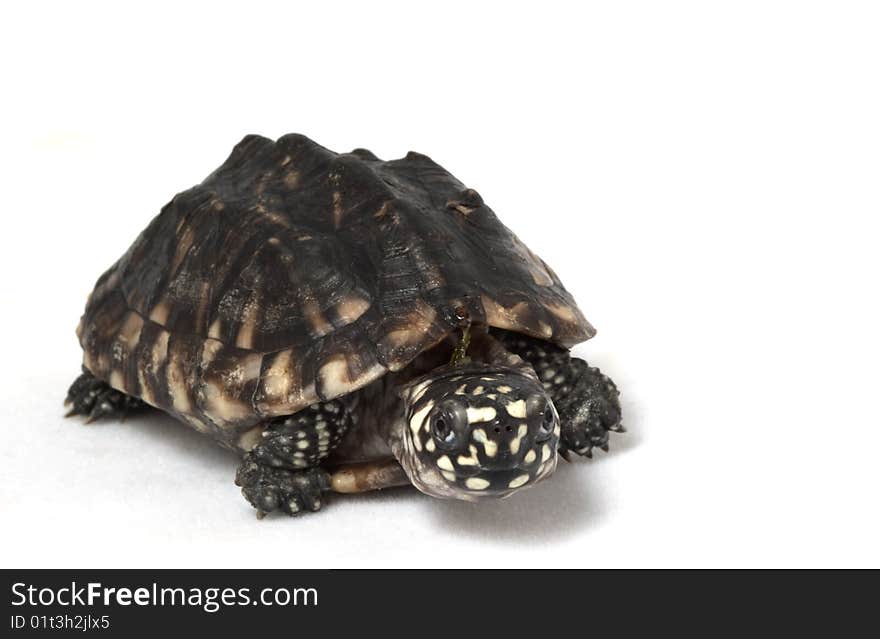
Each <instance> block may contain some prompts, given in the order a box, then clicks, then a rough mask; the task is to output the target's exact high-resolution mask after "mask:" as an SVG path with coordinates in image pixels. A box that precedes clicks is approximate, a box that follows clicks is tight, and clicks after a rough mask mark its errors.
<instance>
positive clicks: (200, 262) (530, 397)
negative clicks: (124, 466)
mask: <svg viewBox="0 0 880 639" xmlns="http://www.w3.org/2000/svg"><path fill="white" fill-rule="evenodd" d="M594 334H595V329H594V328H593V327H592V326H591V325H590V324H589V323H588V322H587V320H586V319H585V317H584V315H583V313H582V312H581V310H580V309H579V308H578V306H577V304H576V303H575V301H574V300H573V298H572V296H571V294H570V293H569V292H568V291H567V290H566V289H565V288H564V287H563V285H562V283H561V282H560V280H559V278H558V276H557V275H556V273H555V272H554V271H553V270H552V269H551V268H550V267H549V266H548V265H547V264H546V263H545V262H544V261H543V260H542V259H541V258H539V257H538V256H537V255H536V254H535V253H534V252H532V251H531V250H530V249H529V248H528V247H527V246H526V245H525V244H524V243H523V242H522V241H521V240H520V239H519V238H518V237H517V236H516V235H515V234H514V233H513V232H512V231H510V230H509V229H508V228H507V227H506V226H505V225H504V224H502V223H501V221H500V220H499V219H498V217H497V216H496V215H495V213H494V212H493V211H492V209H490V208H489V207H488V206H487V205H486V204H485V203H484V201H483V199H482V197H481V196H480V195H479V193H477V191H475V190H474V189H471V188H467V187H465V186H464V184H462V183H461V182H459V181H458V180H457V179H456V178H455V177H453V176H452V175H451V174H450V173H449V172H448V171H446V170H445V169H444V168H442V167H441V166H440V165H439V164H437V163H435V162H434V161H433V160H431V159H430V158H429V157H428V156H426V155H422V154H419V153H415V152H409V153H408V154H407V155H406V156H405V157H403V158H399V159H395V160H388V161H383V160H381V159H379V158H378V157H377V156H376V155H374V154H373V153H371V152H370V151H367V150H366V149H355V150H353V151H351V152H350V153H335V152H333V151H330V150H329V149H327V148H324V147H323V146H320V145H319V144H317V143H315V142H313V141H312V140H310V139H309V138H307V137H305V136H304V135H299V134H289V135H284V136H282V137H280V138H278V139H277V140H276V141H273V140H271V139H269V138H266V137H262V136H259V135H248V136H246V137H244V138H243V139H242V141H241V142H239V143H238V144H237V145H236V146H235V147H234V148H233V150H232V152H231V154H230V155H229V157H228V159H226V161H225V162H224V163H223V164H222V165H221V166H220V167H219V168H218V169H216V170H215V171H214V172H213V173H211V174H210V175H209V176H208V177H207V178H205V180H204V181H202V182H201V183H200V184H198V185H196V186H194V187H192V188H190V189H188V190H185V191H183V192H181V193H178V194H177V195H175V196H174V198H173V199H172V200H171V201H170V202H169V203H168V204H166V205H165V206H164V207H163V208H162V209H161V210H160V212H159V213H158V215H157V216H156V217H155V218H154V219H153V220H152V221H151V222H150V223H149V225H148V226H147V227H146V228H145V229H144V230H143V231H142V232H141V234H140V235H139V236H138V237H137V239H136V240H135V241H134V243H133V244H132V245H131V247H130V248H129V249H128V251H127V252H126V253H125V254H124V255H122V257H120V258H119V259H118V260H117V261H116V263H115V264H113V265H112V266H111V267H110V268H109V269H108V270H107V271H106V272H105V273H104V274H103V275H101V276H100V278H99V279H98V280H97V283H96V284H95V286H94V289H93V291H92V292H91V294H90V295H89V297H88V300H87V303H86V307H85V311H84V313H83V315H82V317H81V320H80V322H79V326H78V328H77V336H78V339H79V343H80V345H81V347H82V350H83V361H82V374H81V375H80V376H79V377H78V378H77V379H76V381H74V382H73V384H72V385H71V387H70V389H69V391H68V394H67V399H66V403H67V404H68V405H69V406H70V411H69V413H68V414H69V415H82V416H85V418H86V421H93V420H96V419H99V418H108V417H118V418H121V417H124V416H126V415H128V414H130V413H133V412H136V411H139V410H143V409H149V408H153V409H159V410H161V411H164V412H166V413H168V414H170V415H171V416H173V417H174V418H176V419H177V420H179V421H181V422H183V423H184V424H186V425H188V426H190V427H192V428H194V429H195V430H197V431H198V432H200V433H202V434H204V435H206V436H207V437H210V438H211V439H213V440H215V441H216V442H218V443H219V444H220V445H222V446H224V447H226V448H228V449H231V450H233V451H235V452H236V453H237V454H238V455H239V456H240V463H239V466H238V469H237V472H236V476H235V483H236V484H237V485H238V486H240V488H241V492H242V494H243V495H244V497H245V498H246V500H247V501H248V502H250V504H251V505H252V506H253V507H254V508H255V509H256V511H257V515H258V516H259V517H262V516H264V515H265V514H267V513H270V512H274V511H277V512H281V513H286V514H289V515H296V514H300V513H305V512H310V511H316V510H318V509H320V508H321V505H322V501H323V500H324V497H325V496H326V495H327V494H328V493H353V492H363V491H368V490H377V489H381V488H386V487H391V486H399V485H408V484H411V485H412V486H415V487H416V488H417V489H418V490H420V491H421V492H423V493H425V494H427V495H429V496H432V497H437V498H444V499H460V500H465V501H479V500H482V499H486V498H505V497H509V496H510V495H512V494H514V493H516V492H517V491H520V490H523V489H525V488H528V487H530V486H533V485H534V484H536V483H537V482H539V481H541V480H543V479H545V478H546V477H548V476H550V475H551V474H552V473H553V472H554V470H555V468H556V465H557V459H558V458H559V457H560V456H561V457H563V458H564V459H566V460H570V457H571V454H572V453H573V454H577V455H583V456H591V452H592V450H593V449H594V448H595V447H598V448H601V449H603V450H605V451H607V450H608V440H609V433H610V432H612V431H623V427H622V425H621V407H620V401H619V392H618V390H617V387H616V386H615V384H614V382H612V381H611V380H610V379H609V378H608V377H607V376H605V375H603V374H602V373H601V371H600V370H599V369H598V368H595V367H592V366H590V365H588V364H587V363H586V362H585V361H584V360H582V359H579V358H576V357H573V356H572V355H571V352H570V349H571V347H573V346H574V345H575V344H578V343H580V342H583V341H585V340H587V339H589V338H591V337H592V336H593V335H594Z"/></svg>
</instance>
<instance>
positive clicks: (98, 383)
mask: <svg viewBox="0 0 880 639" xmlns="http://www.w3.org/2000/svg"><path fill="white" fill-rule="evenodd" d="M64 404H65V406H70V410H69V411H68V412H67V416H68V417H70V416H72V415H84V416H85V418H86V423H87V424H88V423H89V422H93V421H95V420H97V419H101V418H102V417H125V416H126V415H130V414H132V413H134V412H137V411H139V410H141V409H143V408H144V407H145V406H146V404H145V403H144V402H142V401H141V400H139V399H138V398H137V397H132V396H131V395H126V394H125V393H123V392H121V391H118V390H116V389H115V388H112V387H111V386H110V385H109V384H108V383H107V382H104V381H102V380H100V379H98V378H97V377H95V376H94V375H92V374H91V373H90V372H89V371H87V370H86V369H85V368H83V372H82V375H80V376H79V377H77V378H76V380H75V381H74V382H73V384H71V385H70V389H69V390H68V391H67V399H66V400H64Z"/></svg>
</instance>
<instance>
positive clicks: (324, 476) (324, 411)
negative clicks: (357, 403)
mask: <svg viewBox="0 0 880 639" xmlns="http://www.w3.org/2000/svg"><path fill="white" fill-rule="evenodd" d="M352 423H353V419H352V412H351V410H350V408H349V406H348V405H347V404H346V403H345V402H344V401H341V400H330V401H327V402H323V403H320V404H313V405H312V406H310V407H309V408H306V409H305V410H302V411H300V412H299V413H296V414H295V415H291V416H289V417H280V418H278V419H274V420H272V421H270V422H268V423H267V424H266V428H265V430H264V431H263V435H262V439H261V441H260V443H259V444H257V445H256V446H254V447H253V448H252V449H251V450H250V451H249V452H247V453H245V455H244V457H243V458H242V460H241V464H240V465H239V467H238V471H237V472H236V475H235V483H236V485H237V486H240V487H241V493H242V495H244V497H245V499H247V501H248V502H250V504H251V505H252V506H253V507H254V508H256V509H257V517H260V518H262V517H263V516H264V515H265V514H266V513H269V512H272V511H276V510H278V511H281V512H284V513H287V514H288V515H297V514H300V513H302V512H307V511H315V510H318V509H320V508H321V496H322V495H323V494H324V493H325V492H327V491H329V490H330V474H329V473H328V472H327V471H326V470H325V469H324V468H322V467H321V464H322V463H323V461H324V460H325V459H327V457H328V456H329V455H330V453H331V452H332V451H333V449H334V448H335V447H336V446H337V445H338V444H339V442H340V441H341V440H342V437H343V436H344V435H345V433H346V432H347V431H348V429H349V428H350V427H351V425H352Z"/></svg>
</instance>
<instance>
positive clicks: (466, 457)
mask: <svg viewBox="0 0 880 639" xmlns="http://www.w3.org/2000/svg"><path fill="white" fill-rule="evenodd" d="M404 399H405V402H406V420H405V424H404V426H405V427H404V428H403V429H402V430H403V431H404V432H403V433H401V437H400V443H401V446H400V450H399V451H398V459H399V461H400V463H401V465H402V466H403V468H404V470H405V471H406V473H407V475H408V476H409V478H410V480H411V481H412V483H413V485H415V486H416V487H417V488H418V489H419V490H421V491H422V492H424V493H427V494H429V495H431V496H434V497H443V498H452V499H464V500H468V501H474V500H477V499H480V498H483V497H506V496H508V495H510V494H511V493H513V492H515V491H517V490H519V489H521V488H524V487H527V486H531V485H533V484H535V483H536V482H538V481H540V480H542V479H544V478H545V477H547V476H549V475H550V474H551V473H552V472H553V471H554V470H555V468H556V449H557V444H558V442H559V432H560V427H559V416H558V415H557V413H556V409H555V407H554V406H553V403H552V402H551V401H550V398H549V396H548V395H547V392H546V391H545V389H544V388H543V387H542V385H541V383H540V382H538V381H537V380H536V379H535V378H534V377H531V376H529V375H527V374H525V373H524V372H522V371H519V370H516V369H507V368H499V367H497V366H493V367H490V366H487V365H478V364H472V365H468V366H464V367H449V368H445V369H442V370H437V371H434V372H433V373H431V374H429V375H427V376H425V377H422V378H420V379H419V380H416V381H415V382H413V383H411V384H410V385H409V386H408V387H407V389H406V390H405V392H404Z"/></svg>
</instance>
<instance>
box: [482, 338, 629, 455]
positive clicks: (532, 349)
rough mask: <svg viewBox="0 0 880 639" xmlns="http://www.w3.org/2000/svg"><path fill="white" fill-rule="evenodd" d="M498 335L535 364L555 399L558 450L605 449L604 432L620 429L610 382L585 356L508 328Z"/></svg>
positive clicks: (588, 451)
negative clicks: (578, 356)
mask: <svg viewBox="0 0 880 639" xmlns="http://www.w3.org/2000/svg"><path fill="white" fill-rule="evenodd" d="M496 337H497V338H498V339H499V340H500V341H501V342H502V343H503V344H504V346H505V347H506V348H507V349H508V350H510V351H511V352H513V353H516V354H517V355H519V356H520V357H522V358H523V359H524V360H526V361H527V362H528V363H529V364H531V365H532V368H534V369H535V373H536V374H537V375H538V378H539V379H540V380H541V382H542V383H543V385H544V388H545V389H546V390H547V393H548V394H549V395H550V398H551V399H552V400H553V404H554V406H556V411H557V412H558V413H559V421H560V424H561V427H562V432H561V434H560V439H559V451H560V453H561V454H562V455H563V456H566V455H567V454H568V452H569V451H572V452H575V453H577V454H578V455H584V456H586V457H592V450H593V448H594V447H595V448H601V449H602V450H605V451H607V450H608V433H609V432H611V431H614V432H619V433H621V432H624V428H623V426H622V425H621V423H620V417H621V410H620V400H619V398H618V396H619V395H620V392H619V391H618V390H617V386H615V384H614V382H612V381H611V379H610V378H608V377H606V376H605V375H603V374H602V372H601V371H600V370H599V369H598V368H593V367H591V366H590V365H589V364H587V363H586V362H585V361H584V360H582V359H579V358H577V357H572V356H571V353H570V352H569V351H568V350H567V349H564V348H561V347H559V346H556V345H555V344H551V343H550V342H547V341H544V340H540V339H534V338H531V337H526V336H524V335H520V334H517V333H511V332H509V331H498V333H497V334H496Z"/></svg>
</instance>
